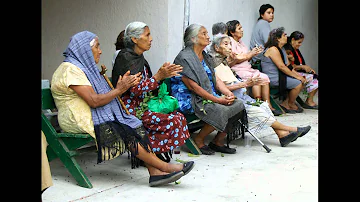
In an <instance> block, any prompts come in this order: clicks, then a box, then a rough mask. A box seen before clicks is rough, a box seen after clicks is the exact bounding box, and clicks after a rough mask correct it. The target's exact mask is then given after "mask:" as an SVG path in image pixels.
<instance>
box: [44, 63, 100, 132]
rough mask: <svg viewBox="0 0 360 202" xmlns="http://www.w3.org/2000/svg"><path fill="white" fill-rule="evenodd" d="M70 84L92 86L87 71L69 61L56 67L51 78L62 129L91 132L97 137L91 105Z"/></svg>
mask: <svg viewBox="0 0 360 202" xmlns="http://www.w3.org/2000/svg"><path fill="white" fill-rule="evenodd" d="M70 85H88V86H91V84H90V81H89V80H88V79H87V77H86V75H85V73H84V72H83V71H82V70H81V69H80V68H78V67H76V66H75V65H73V64H71V63H69V62H63V63H61V64H60V66H59V67H58V68H57V69H56V71H55V72H54V74H53V77H52V80H51V92H52V96H53V97H54V101H55V103H56V108H57V109H58V121H59V125H60V127H61V129H62V130H64V131H66V132H69V133H89V134H90V135H91V136H92V137H93V138H95V131H94V123H93V120H92V116H91V110H90V107H89V105H88V104H87V103H86V102H85V101H84V100H83V99H82V98H81V97H80V96H79V95H78V94H77V93H76V92H75V91H74V90H72V89H71V88H69V86H70Z"/></svg>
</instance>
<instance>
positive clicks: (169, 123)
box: [112, 22, 190, 162]
mask: <svg viewBox="0 0 360 202" xmlns="http://www.w3.org/2000/svg"><path fill="white" fill-rule="evenodd" d="M151 42H152V36H151V34H150V28H149V26H148V25H146V24H145V23H143V22H131V23H130V24H128V25H127V26H126V28H125V33H124V44H125V48H124V49H122V50H121V51H120V52H119V54H118V56H117V57H116V60H115V64H114V68H113V70H112V78H113V80H112V82H113V86H116V81H117V79H118V78H119V76H122V75H124V74H125V73H126V72H128V71H130V74H137V73H139V72H140V73H141V75H142V79H141V81H140V83H139V84H138V85H136V86H134V87H131V88H130V89H129V90H128V91H126V92H125V93H124V94H122V97H121V98H122V100H123V101H124V103H125V105H126V107H127V108H128V110H129V112H130V113H131V114H133V115H139V114H140V116H141V120H142V122H143V124H144V126H145V128H146V131H147V135H148V137H149V140H150V143H151V147H152V148H153V152H155V153H156V154H157V155H158V157H159V158H162V159H163V160H164V161H167V162H169V161H170V157H171V154H172V151H173V150H174V149H175V148H177V147H180V146H181V145H183V144H184V143H185V140H186V139H188V138H189V137H190V133H189V130H188V126H187V122H186V119H185V117H184V115H183V114H181V113H180V112H177V111H174V112H171V113H169V114H162V113H157V112H152V111H150V110H145V111H143V109H142V103H143V100H144V98H145V96H147V94H148V92H152V94H153V95H157V92H158V89H159V87H160V84H161V83H162V81H163V80H164V79H166V78H170V77H172V76H176V75H179V72H181V71H182V67H181V66H180V65H175V64H170V63H169V62H165V63H164V64H163V65H162V66H161V67H160V69H159V70H158V71H157V72H156V74H154V75H153V74H152V72H151V69H150V65H149V63H148V62H147V60H146V59H145V57H144V55H143V53H144V52H145V51H148V50H149V49H150V47H151ZM162 153H163V154H164V155H165V157H163V156H162V155H161V154H162Z"/></svg>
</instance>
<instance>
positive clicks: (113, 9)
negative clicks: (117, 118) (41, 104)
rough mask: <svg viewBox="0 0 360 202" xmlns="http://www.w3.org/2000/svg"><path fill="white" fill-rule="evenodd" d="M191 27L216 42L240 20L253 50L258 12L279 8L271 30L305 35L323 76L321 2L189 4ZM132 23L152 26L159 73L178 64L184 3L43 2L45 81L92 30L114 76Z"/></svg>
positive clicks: (150, 54)
mask: <svg viewBox="0 0 360 202" xmlns="http://www.w3.org/2000/svg"><path fill="white" fill-rule="evenodd" d="M189 2H190V19H189V23H190V24H192V23H199V24H202V25H204V26H205V27H206V28H207V29H208V32H209V34H210V36H211V27H212V24H214V23H216V22H220V21H223V22H225V23H226V22H227V21H229V20H234V19H236V20H239V21H240V23H241V24H242V26H243V28H244V37H243V40H244V42H245V43H246V44H249V41H250V36H251V31H252V27H253V26H254V24H255V22H256V19H257V18H258V16H259V14H258V10H259V8H260V6H261V5H262V4H264V3H270V4H271V5H272V6H274V8H275V18H274V21H273V22H272V23H271V24H270V25H271V28H276V27H279V26H283V27H285V31H286V32H287V33H288V34H290V33H291V32H292V31H295V30H300V31H302V32H303V33H304V35H305V40H304V42H303V45H302V47H301V52H302V53H303V55H304V57H305V59H306V62H307V63H308V64H309V65H310V66H312V67H313V68H314V69H315V70H316V71H317V70H318V0H268V1H263V0H190V1H189ZM132 21H143V22H145V23H146V24H148V25H149V27H150V31H151V35H152V36H153V43H152V47H151V49H150V50H149V51H146V52H145V53H144V55H145V58H146V59H147V60H148V62H149V64H150V66H151V68H152V71H153V72H154V73H155V72H156V71H157V70H158V69H159V67H160V66H161V65H162V64H163V63H164V62H165V61H169V62H173V60H174V58H175V56H176V55H177V53H178V52H179V51H180V50H181V48H182V40H183V30H184V27H183V21H184V0H102V1H96V0H61V1H59V0H44V1H42V28H41V29H42V31H41V34H42V36H41V40H42V41H41V42H42V44H41V47H42V58H41V61H42V63H41V65H42V66H41V78H42V79H48V80H51V76H52V74H53V72H54V71H55V69H56V68H57V67H58V66H59V64H60V63H61V62H62V61H63V59H64V57H63V56H62V53H63V51H64V50H65V48H66V46H67V45H68V42H69V39H70V37H71V36H72V35H74V34H75V33H77V32H80V31H83V30H88V31H91V32H93V33H95V34H97V35H98V36H99V37H100V43H101V46H100V47H101V49H102V51H103V53H102V55H101V59H100V63H99V69H100V65H101V64H105V66H106V67H107V69H108V71H107V75H108V76H111V70H112V67H111V59H112V56H113V53H114V52H115V45H114V43H115V41H116V38H117V35H118V33H119V32H120V31H121V30H123V29H125V26H126V25H127V24H128V23H130V22H132Z"/></svg>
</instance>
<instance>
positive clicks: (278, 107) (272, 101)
mask: <svg viewBox="0 0 360 202" xmlns="http://www.w3.org/2000/svg"><path fill="white" fill-rule="evenodd" d="M270 103H271V106H273V107H274V108H275V109H277V110H280V111H281V112H282V113H283V114H286V112H285V111H284V110H283V109H282V108H281V107H280V105H279V104H278V103H277V102H276V100H275V98H274V97H273V96H272V95H270Z"/></svg>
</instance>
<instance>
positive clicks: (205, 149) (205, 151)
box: [199, 145, 215, 155]
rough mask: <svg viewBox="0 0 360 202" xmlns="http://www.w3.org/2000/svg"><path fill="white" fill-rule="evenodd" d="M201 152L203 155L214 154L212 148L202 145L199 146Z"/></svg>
mask: <svg viewBox="0 0 360 202" xmlns="http://www.w3.org/2000/svg"><path fill="white" fill-rule="evenodd" d="M199 149H200V151H201V153H202V154H205V155H213V154H215V151H214V150H212V149H211V148H210V147H209V146H207V145H204V146H203V147H201V148H199Z"/></svg>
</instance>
